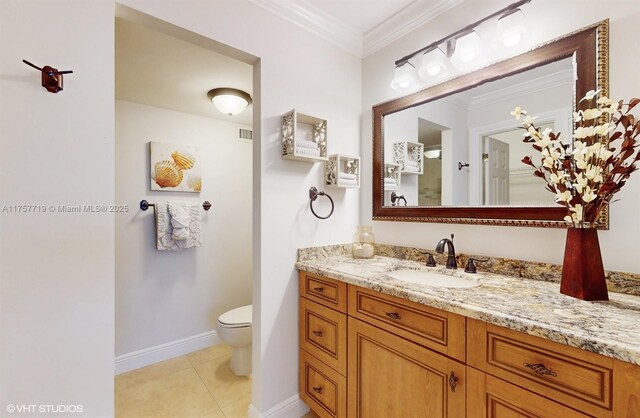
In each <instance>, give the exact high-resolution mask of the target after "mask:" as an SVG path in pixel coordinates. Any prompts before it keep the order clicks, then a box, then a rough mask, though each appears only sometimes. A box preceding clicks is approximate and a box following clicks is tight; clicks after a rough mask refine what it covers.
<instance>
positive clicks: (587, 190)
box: [582, 186, 598, 203]
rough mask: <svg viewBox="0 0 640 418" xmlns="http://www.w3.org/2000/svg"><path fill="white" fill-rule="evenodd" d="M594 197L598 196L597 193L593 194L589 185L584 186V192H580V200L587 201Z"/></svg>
mask: <svg viewBox="0 0 640 418" xmlns="http://www.w3.org/2000/svg"><path fill="white" fill-rule="evenodd" d="M596 197H598V195H597V194H595V193H594V192H593V190H591V187H589V186H587V187H585V189H584V193H582V201H583V202H585V203H589V202H591V201H593V200H595V199H596Z"/></svg>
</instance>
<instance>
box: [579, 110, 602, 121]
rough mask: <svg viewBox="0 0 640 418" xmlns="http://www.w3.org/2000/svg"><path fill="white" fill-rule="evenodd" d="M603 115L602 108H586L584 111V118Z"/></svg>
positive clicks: (588, 118) (590, 118)
mask: <svg viewBox="0 0 640 418" xmlns="http://www.w3.org/2000/svg"><path fill="white" fill-rule="evenodd" d="M600 115H602V112H601V111H600V109H586V110H583V111H582V118H583V119H584V120H592V119H596V118H599V117H600Z"/></svg>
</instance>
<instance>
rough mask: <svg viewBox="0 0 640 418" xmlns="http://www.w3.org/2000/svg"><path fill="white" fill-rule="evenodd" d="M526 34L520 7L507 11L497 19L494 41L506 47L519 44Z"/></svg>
mask: <svg viewBox="0 0 640 418" xmlns="http://www.w3.org/2000/svg"><path fill="white" fill-rule="evenodd" d="M527 34H528V31H527V27H526V26H525V24H524V14H523V13H522V10H520V9H513V10H509V11H507V12H506V13H505V14H504V15H502V16H501V17H500V18H499V19H498V27H497V35H496V39H495V42H496V43H497V44H498V45H500V46H504V47H507V48H511V47H513V46H516V45H517V44H519V43H520V42H521V41H522V40H523V39H524V38H525V37H526V36H527Z"/></svg>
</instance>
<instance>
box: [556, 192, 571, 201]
mask: <svg viewBox="0 0 640 418" xmlns="http://www.w3.org/2000/svg"><path fill="white" fill-rule="evenodd" d="M572 197H573V195H572V194H571V192H570V191H569V190H565V191H564V192H557V193H556V202H568V201H570V200H571V198H572Z"/></svg>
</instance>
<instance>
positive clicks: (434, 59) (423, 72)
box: [418, 47, 447, 80]
mask: <svg viewBox="0 0 640 418" xmlns="http://www.w3.org/2000/svg"><path fill="white" fill-rule="evenodd" d="M446 73H447V56H446V55H445V54H444V52H442V49H440V48H439V47H435V48H433V49H432V50H430V51H427V52H425V53H424V54H423V55H422V65H420V69H419V70H418V75H419V76H420V78H422V79H424V80H429V79H435V78H440V77H442V76H444V75H446Z"/></svg>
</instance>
